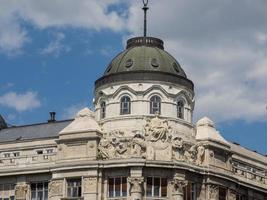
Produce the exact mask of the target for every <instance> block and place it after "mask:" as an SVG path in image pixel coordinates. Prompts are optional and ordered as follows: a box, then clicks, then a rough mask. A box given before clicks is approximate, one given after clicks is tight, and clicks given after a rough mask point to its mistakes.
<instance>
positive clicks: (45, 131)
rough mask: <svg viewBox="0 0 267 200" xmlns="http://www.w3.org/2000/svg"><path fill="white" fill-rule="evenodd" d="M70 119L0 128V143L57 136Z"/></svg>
mask: <svg viewBox="0 0 267 200" xmlns="http://www.w3.org/2000/svg"><path fill="white" fill-rule="evenodd" d="M72 121H73V120H65V121H56V122H50V123H42V124H32V125H25V126H18V127H10V128H6V129H3V130H0V143H1V142H12V141H20V140H33V139H45V138H51V137H58V134H59V132H60V131H61V130H62V129H64V128H65V127H66V126H68V125H69V124H70V123H71V122H72Z"/></svg>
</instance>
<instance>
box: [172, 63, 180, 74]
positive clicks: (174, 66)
mask: <svg viewBox="0 0 267 200" xmlns="http://www.w3.org/2000/svg"><path fill="white" fill-rule="evenodd" d="M172 66H173V68H174V70H175V71H176V72H177V73H180V68H179V66H178V64H177V63H173V64H172Z"/></svg>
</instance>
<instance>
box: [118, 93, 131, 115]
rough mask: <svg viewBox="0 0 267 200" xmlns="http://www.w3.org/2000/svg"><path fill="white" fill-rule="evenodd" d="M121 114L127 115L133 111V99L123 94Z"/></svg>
mask: <svg viewBox="0 0 267 200" xmlns="http://www.w3.org/2000/svg"><path fill="white" fill-rule="evenodd" d="M120 110H121V111H120V113H121V115H127V114H130V113H131V99H130V97H127V96H123V97H122V98H121V108H120Z"/></svg>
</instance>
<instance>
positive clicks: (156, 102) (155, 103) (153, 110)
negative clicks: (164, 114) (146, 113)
mask: <svg viewBox="0 0 267 200" xmlns="http://www.w3.org/2000/svg"><path fill="white" fill-rule="evenodd" d="M157 113H158V114H160V113H161V99H160V97H159V96H156V95H155V96H152V97H151V98H150V114H157Z"/></svg>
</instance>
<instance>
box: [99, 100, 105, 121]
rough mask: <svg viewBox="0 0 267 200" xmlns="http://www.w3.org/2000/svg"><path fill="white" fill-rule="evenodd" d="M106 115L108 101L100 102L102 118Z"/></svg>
mask: <svg viewBox="0 0 267 200" xmlns="http://www.w3.org/2000/svg"><path fill="white" fill-rule="evenodd" d="M105 117H106V102H104V101H103V102H102V103H101V104H100V118H101V119H104V118H105Z"/></svg>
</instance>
